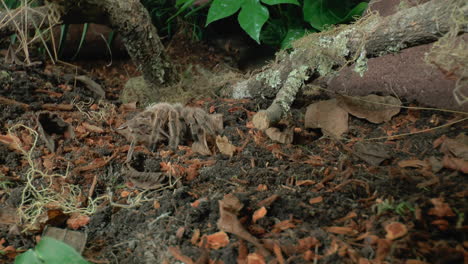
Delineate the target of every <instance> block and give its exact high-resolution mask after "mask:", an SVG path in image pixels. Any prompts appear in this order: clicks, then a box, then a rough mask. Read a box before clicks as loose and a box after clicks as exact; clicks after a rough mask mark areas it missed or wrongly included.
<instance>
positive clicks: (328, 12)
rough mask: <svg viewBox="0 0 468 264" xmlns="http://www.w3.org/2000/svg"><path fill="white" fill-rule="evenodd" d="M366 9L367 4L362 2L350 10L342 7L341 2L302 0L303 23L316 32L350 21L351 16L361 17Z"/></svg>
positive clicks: (332, 0) (334, 0)
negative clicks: (308, 24) (306, 23)
mask: <svg viewBox="0 0 468 264" xmlns="http://www.w3.org/2000/svg"><path fill="white" fill-rule="evenodd" d="M366 8H367V3H364V2H361V3H359V4H358V5H356V6H355V7H353V8H350V7H347V6H345V5H343V2H342V1H341V0H304V6H303V8H302V11H303V14H304V20H305V21H307V22H309V23H310V25H311V26H312V27H314V28H316V29H318V30H324V29H325V26H327V25H335V24H338V23H344V22H348V21H350V20H352V18H353V16H358V15H361V14H362V13H363V12H364V11H365V9H366Z"/></svg>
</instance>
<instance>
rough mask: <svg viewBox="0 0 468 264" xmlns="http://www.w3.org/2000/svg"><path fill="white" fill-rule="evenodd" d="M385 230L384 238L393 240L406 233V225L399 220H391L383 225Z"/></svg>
mask: <svg viewBox="0 0 468 264" xmlns="http://www.w3.org/2000/svg"><path fill="white" fill-rule="evenodd" d="M385 231H386V232H387V234H386V235H385V238H387V239H389V240H395V239H398V238H400V237H403V236H405V235H406V234H407V233H408V229H407V228H406V226H405V225H404V224H402V223H399V222H392V223H389V224H388V225H386V226H385Z"/></svg>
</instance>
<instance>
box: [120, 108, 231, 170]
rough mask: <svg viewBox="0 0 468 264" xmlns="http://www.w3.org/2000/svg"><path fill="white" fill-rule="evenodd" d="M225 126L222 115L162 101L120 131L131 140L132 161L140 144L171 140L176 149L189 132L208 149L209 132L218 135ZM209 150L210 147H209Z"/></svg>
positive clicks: (198, 142) (129, 157)
mask: <svg viewBox="0 0 468 264" xmlns="http://www.w3.org/2000/svg"><path fill="white" fill-rule="evenodd" d="M222 129H223V121H222V115H220V114H214V115H210V114H208V113H206V112H205V111H204V110H203V109H201V108H197V107H183V106H182V105H180V104H173V105H171V104H168V103H158V104H154V105H150V106H148V107H147V108H146V109H145V110H144V111H143V112H141V113H139V114H137V115H136V116H135V117H133V118H132V119H130V120H129V121H127V122H125V123H124V124H123V125H121V126H120V127H119V128H118V130H119V131H118V132H119V133H120V134H122V135H123V136H124V137H125V138H127V140H129V141H130V142H131V144H130V149H129V152H128V155H127V162H128V161H130V159H131V157H132V155H133V151H134V148H135V145H136V144H144V145H147V146H149V147H151V146H157V143H159V142H160V141H167V142H168V145H169V147H170V148H172V149H176V148H177V146H178V145H179V143H180V142H181V140H183V139H184V138H185V137H186V135H187V134H190V137H191V138H192V139H193V141H194V144H197V145H202V146H204V147H205V149H208V145H207V142H206V136H207V135H215V134H217V133H220V132H221V131H222ZM205 153H206V151H205Z"/></svg>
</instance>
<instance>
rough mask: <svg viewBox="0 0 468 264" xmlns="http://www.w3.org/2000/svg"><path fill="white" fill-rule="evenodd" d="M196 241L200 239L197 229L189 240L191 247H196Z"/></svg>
mask: <svg viewBox="0 0 468 264" xmlns="http://www.w3.org/2000/svg"><path fill="white" fill-rule="evenodd" d="M198 239H200V229H198V228H197V229H195V230H194V231H193V234H192V238H191V239H190V243H192V245H196V244H197V242H198Z"/></svg>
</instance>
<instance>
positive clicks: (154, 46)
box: [0, 0, 178, 88]
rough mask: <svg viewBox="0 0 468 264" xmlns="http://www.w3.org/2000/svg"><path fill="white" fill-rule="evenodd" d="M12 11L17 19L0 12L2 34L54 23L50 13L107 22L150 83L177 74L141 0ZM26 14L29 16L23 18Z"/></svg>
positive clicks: (53, 3) (55, 2)
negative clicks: (2, 24)
mask: <svg viewBox="0 0 468 264" xmlns="http://www.w3.org/2000/svg"><path fill="white" fill-rule="evenodd" d="M36 11H39V12H36ZM13 14H14V15H15V16H14V17H15V18H14V20H8V18H9V17H11V15H9V14H8V13H6V12H0V19H2V18H6V20H4V22H6V23H5V24H4V26H3V27H2V28H1V29H0V35H2V36H6V35H9V34H13V33H15V32H16V28H17V27H16V25H19V27H21V28H23V27H28V28H32V29H34V28H38V25H41V26H40V27H39V28H46V27H48V26H49V25H50V24H52V22H50V21H49V20H48V19H47V17H48V16H50V14H53V15H52V16H53V17H57V18H60V19H62V22H63V23H67V24H73V23H87V22H90V23H101V24H107V25H108V26H110V27H111V28H112V29H113V30H115V31H116V32H117V33H118V34H119V35H120V36H121V37H122V42H123V43H124V45H125V47H126V49H127V52H128V54H129V55H130V57H131V58H132V60H133V62H134V63H135V64H136V65H137V66H138V68H139V70H141V71H142V72H143V76H144V78H145V80H146V82H147V84H148V85H150V86H154V87H155V88H162V86H165V85H168V84H171V83H173V82H175V81H176V80H177V78H178V75H177V73H176V72H175V70H174V68H173V67H172V64H171V63H170V60H169V58H168V57H167V55H166V53H165V50H164V46H163V45H162V43H161V40H160V38H159V36H158V32H157V30H156V28H155V27H154V26H153V24H152V23H151V18H150V16H149V14H148V11H147V10H146V9H145V8H144V6H143V5H142V4H141V3H140V1H139V0H125V1H121V0H77V1H68V0H50V1H48V4H47V5H45V6H42V7H39V8H36V9H34V12H33V11H30V12H24V9H22V8H19V9H17V10H14V11H13ZM25 15H27V18H28V19H24V16H25ZM24 21H28V22H27V25H24ZM40 22H43V23H42V24H41V23H40ZM35 25H36V26H35Z"/></svg>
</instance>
